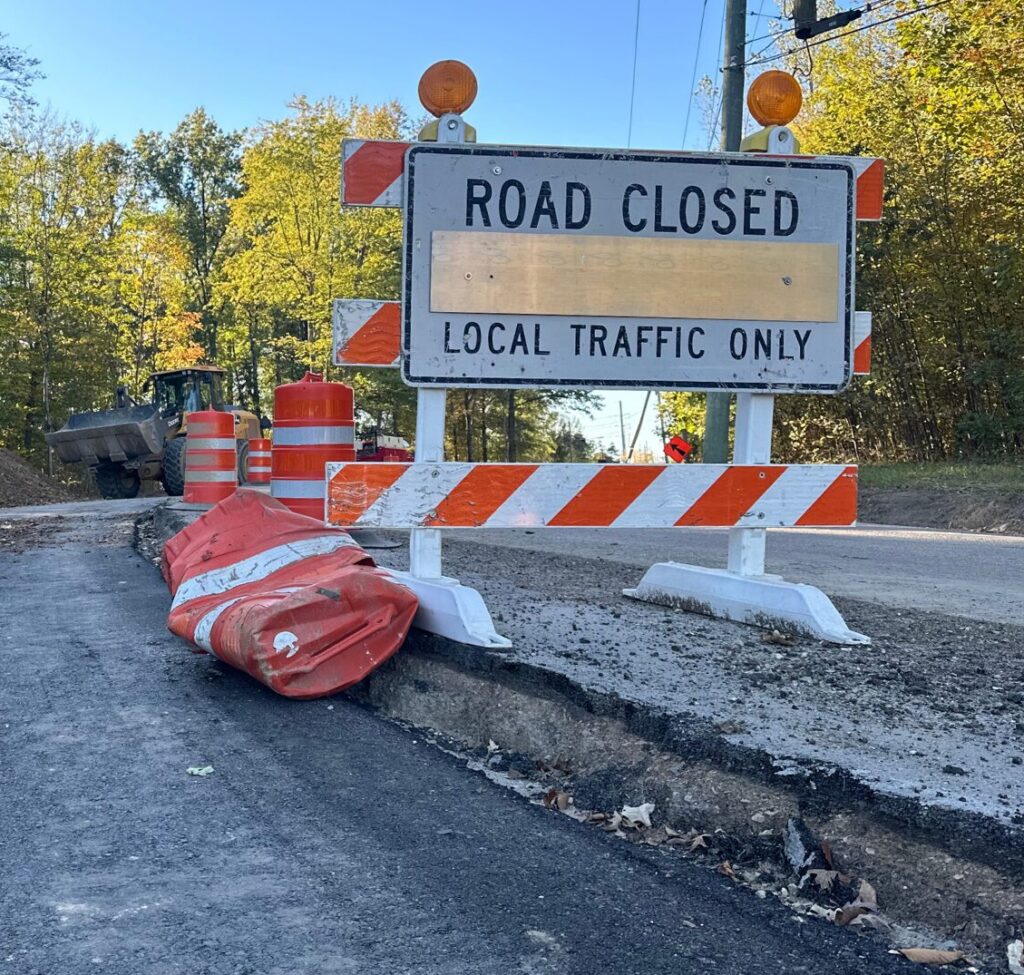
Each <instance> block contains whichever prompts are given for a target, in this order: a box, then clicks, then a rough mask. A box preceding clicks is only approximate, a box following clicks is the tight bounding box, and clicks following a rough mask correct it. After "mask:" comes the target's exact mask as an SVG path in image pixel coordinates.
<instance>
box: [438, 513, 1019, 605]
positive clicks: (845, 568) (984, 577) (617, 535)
mask: <svg viewBox="0 0 1024 975" xmlns="http://www.w3.org/2000/svg"><path fill="white" fill-rule="evenodd" d="M449 535H450V537H451V538H456V539H461V540H463V541H474V542H480V543H484V544H488V545H500V546H503V547H506V548H525V549H532V550H534V551H538V552H554V553H558V554H562V555H585V556H586V557H587V558H593V559H604V560H608V561H612V562H620V563H624V564H627V565H633V566H637V567H638V568H640V569H641V570H643V569H645V568H647V566H649V565H652V564H653V563H655V562H670V561H674V562H688V563H690V564H693V565H706V566H712V567H717V568H725V553H726V544H727V536H728V532H727V531H725V530H722V529H714V528H701V529H692V528H691V529H687V528H676V529H673V530H671V531H669V532H658V531H648V530H637V529H625V528H602V529H583V528H570V529H548V530H547V531H537V532H527V531H523V530H520V529H502V530H491V529H488V530H485V531H476V532H469V531H453V532H450V533H449ZM767 571H768V572H773V573H777V574H778V575H781V576H783V577H784V578H786V579H787V580H789V581H790V582H805V583H809V584H810V585H813V586H817V587H818V588H819V589H822V590H824V591H825V592H826V593H828V595H830V596H845V597H847V598H850V599H862V600H866V601H868V602H874V603H879V604H881V605H884V606H895V607H900V608H903V609H917V610H922V611H924V612H935V613H948V614H951V615H956V616H966V617H969V618H971V619H978V620H986V621H989V622H993V623H1003V622H1016V621H1021V620H1024V537H1022V536H1019V535H981V534H970V533H966V532H950V531H932V530H929V529H923V528H893V527H883V526H877V525H864V526H860V527H858V528H846V529H799V528H787V529H777V530H775V531H769V533H768V554H767ZM641 574H642V572H641V573H638V574H637V580H638V581H639V578H640V575H641Z"/></svg>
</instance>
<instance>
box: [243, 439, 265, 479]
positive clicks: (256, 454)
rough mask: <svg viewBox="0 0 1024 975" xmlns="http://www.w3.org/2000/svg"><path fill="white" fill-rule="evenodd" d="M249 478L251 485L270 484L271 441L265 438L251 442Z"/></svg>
mask: <svg viewBox="0 0 1024 975" xmlns="http://www.w3.org/2000/svg"><path fill="white" fill-rule="evenodd" d="M248 467H249V469H248V472H247V476H248V478H249V483H250V484H269V483H270V441H269V440H265V439H263V438H258V439H256V440H250V441H249V462H248Z"/></svg>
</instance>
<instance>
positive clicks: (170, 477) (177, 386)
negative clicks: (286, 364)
mask: <svg viewBox="0 0 1024 975" xmlns="http://www.w3.org/2000/svg"><path fill="white" fill-rule="evenodd" d="M223 376H224V370H223V369H220V368H218V367H217V366H190V367H189V368H187V369H169V370H165V371H163V372H156V373H153V375H152V376H150V377H149V379H148V380H147V381H146V385H145V387H144V389H145V391H146V392H148V393H149V394H150V402H149V403H136V402H134V401H133V400H132V399H131V397H129V396H127V394H126V393H125V392H124V390H123V389H118V393H117V407H116V408H115V409H112V410H97V411H94V412H90V413H78V414H75V415H73V416H71V417H70V418H69V419H68V422H67V423H66V424H65V425H64V426H63V427H61V429H60V430H56V431H54V432H53V433H48V434H47V435H46V442H47V443H48V444H49V445H50V447H52V448H53V450H54V451H55V452H56V454H57V456H58V457H59V458H60V459H61V460H62V461H64V463H65V464H75V463H85V464H87V465H88V466H89V468H90V469H91V470H92V473H93V478H94V480H95V481H96V487H97V488H98V489H99V492H100V494H102V495H103V497H105V498H134V497H135V496H136V495H137V494H138V493H139V490H140V488H141V486H142V482H143V481H146V480H159V481H162V482H163V486H164V490H165V491H166V492H167V493H168V494H171V495H180V494H181V493H182V492H183V491H184V490H185V434H186V433H187V432H188V431H187V419H186V418H187V415H188V414H189V413H192V412H195V411H196V410H221V411H224V412H228V413H233V414H234V417H235V440H236V442H237V445H238V480H239V483H244V481H245V469H246V458H247V455H248V452H249V447H248V442H249V440H251V439H255V438H257V437H260V436H262V434H261V432H260V420H259V418H258V417H257V416H256V414H255V413H250V412H249V411H248V410H243V409H240V408H239V407H237V406H231V405H228V404H225V403H224V400H223V396H222V394H221V380H222V378H223Z"/></svg>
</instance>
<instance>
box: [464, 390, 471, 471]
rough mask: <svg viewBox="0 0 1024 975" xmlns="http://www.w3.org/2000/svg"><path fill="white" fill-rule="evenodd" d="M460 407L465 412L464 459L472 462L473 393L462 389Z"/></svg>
mask: <svg viewBox="0 0 1024 975" xmlns="http://www.w3.org/2000/svg"><path fill="white" fill-rule="evenodd" d="M462 409H463V411H464V412H465V414H466V460H468V461H469V462H470V463H472V462H473V394H472V393H471V392H470V391H469V390H468V389H464V390H463V391H462Z"/></svg>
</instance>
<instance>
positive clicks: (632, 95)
mask: <svg viewBox="0 0 1024 975" xmlns="http://www.w3.org/2000/svg"><path fill="white" fill-rule="evenodd" d="M639 50H640V0H636V23H635V24H634V26H633V83H632V85H631V86H630V89H629V131H628V132H627V135H626V148H627V149H629V148H631V147H632V145H633V105H634V103H635V101H636V56H637V52H638V51H639Z"/></svg>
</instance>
